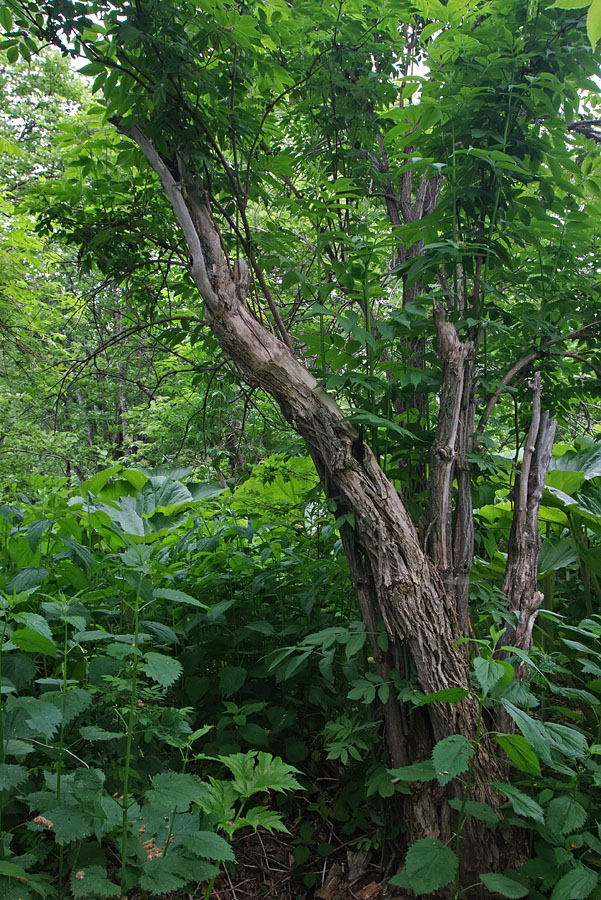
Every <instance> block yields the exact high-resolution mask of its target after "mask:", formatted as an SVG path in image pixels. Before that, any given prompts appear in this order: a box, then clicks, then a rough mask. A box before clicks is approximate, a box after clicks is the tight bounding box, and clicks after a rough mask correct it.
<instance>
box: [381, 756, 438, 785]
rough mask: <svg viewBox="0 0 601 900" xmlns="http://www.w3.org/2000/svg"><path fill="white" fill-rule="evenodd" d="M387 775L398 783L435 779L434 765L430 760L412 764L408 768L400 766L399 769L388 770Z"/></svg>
mask: <svg viewBox="0 0 601 900" xmlns="http://www.w3.org/2000/svg"><path fill="white" fill-rule="evenodd" d="M388 773H389V774H390V775H392V777H393V778H398V780H399V781H432V780H433V779H434V778H436V772H435V770H434V763H433V762H432V760H431V759H424V760H423V762H418V763H413V764H412V765H410V766H401V767H400V768H399V769H388Z"/></svg>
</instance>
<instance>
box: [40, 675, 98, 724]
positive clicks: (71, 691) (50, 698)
mask: <svg viewBox="0 0 601 900" xmlns="http://www.w3.org/2000/svg"><path fill="white" fill-rule="evenodd" d="M38 683H39V682H38ZM43 699H44V701H45V702H46V703H54V705H55V706H56V708H57V709H59V710H60V712H61V714H62V717H63V723H64V724H65V725H68V724H69V722H72V721H73V719H76V718H77V716H79V715H81V713H82V712H85V710H86V709H88V708H89V707H90V706H91V704H92V701H93V699H94V696H93V694H92V691H90V690H86V689H85V688H77V687H72V688H68V689H67V690H66V691H46V692H45V693H44V695H43Z"/></svg>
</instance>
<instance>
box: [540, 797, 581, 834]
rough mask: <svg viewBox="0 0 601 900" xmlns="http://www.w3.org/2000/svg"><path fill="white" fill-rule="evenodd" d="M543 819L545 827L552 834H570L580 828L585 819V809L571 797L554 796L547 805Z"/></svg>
mask: <svg viewBox="0 0 601 900" xmlns="http://www.w3.org/2000/svg"><path fill="white" fill-rule="evenodd" d="M545 820H546V825H547V828H548V829H549V830H550V831H552V832H553V834H570V832H572V831H577V830H578V829H579V828H582V826H583V825H584V823H585V821H586V810H585V809H584V807H583V806H581V805H580V803H578V802H577V801H576V800H573V799H572V797H568V796H566V795H564V796H561V797H554V798H553V800H551V802H550V803H549V805H548V807H547V814H546V816H545Z"/></svg>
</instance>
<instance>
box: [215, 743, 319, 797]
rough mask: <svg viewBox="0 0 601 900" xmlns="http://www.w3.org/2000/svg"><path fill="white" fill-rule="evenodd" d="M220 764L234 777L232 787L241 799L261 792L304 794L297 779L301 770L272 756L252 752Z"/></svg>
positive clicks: (224, 757)
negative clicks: (300, 792)
mask: <svg viewBox="0 0 601 900" xmlns="http://www.w3.org/2000/svg"><path fill="white" fill-rule="evenodd" d="M219 759H220V762H222V763H223V765H224V766H227V768H228V769H229V770H230V772H231V773H232V775H233V776H234V782H233V787H234V789H235V790H236V791H237V792H238V793H239V794H240V796H241V797H250V796H251V795H252V794H256V793H258V792H260V791H279V792H283V791H288V790H301V785H300V784H299V783H298V781H297V780H296V778H295V777H294V776H295V775H297V774H298V769H296V768H295V767H294V766H291V765H289V764H288V763H285V762H284V761H283V760H282V759H281V758H280V757H279V756H272V755H271V753H264V752H263V751H260V752H258V753H257V752H256V751H254V750H250V751H249V752H248V753H232V754H231V755H229V756H221V757H220V758H219Z"/></svg>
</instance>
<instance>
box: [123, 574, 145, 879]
mask: <svg viewBox="0 0 601 900" xmlns="http://www.w3.org/2000/svg"><path fill="white" fill-rule="evenodd" d="M142 578H143V575H142V573H140V577H139V579H138V589H137V590H136V600H135V607H134V658H133V671H132V674H131V693H130V700H129V718H128V722H127V744H126V747H125V764H124V773H123V797H122V800H121V810H122V819H121V894H122V895H123V896H125V874H126V860H127V840H128V836H129V835H128V815H127V813H128V809H129V769H130V762H131V745H132V736H133V730H134V721H135V717H136V702H137V699H138V631H139V620H140V588H141V586H142Z"/></svg>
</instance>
